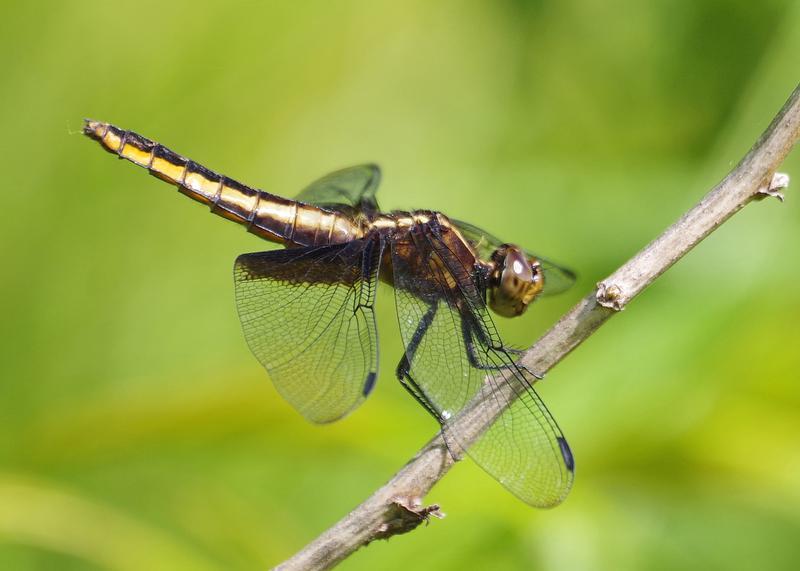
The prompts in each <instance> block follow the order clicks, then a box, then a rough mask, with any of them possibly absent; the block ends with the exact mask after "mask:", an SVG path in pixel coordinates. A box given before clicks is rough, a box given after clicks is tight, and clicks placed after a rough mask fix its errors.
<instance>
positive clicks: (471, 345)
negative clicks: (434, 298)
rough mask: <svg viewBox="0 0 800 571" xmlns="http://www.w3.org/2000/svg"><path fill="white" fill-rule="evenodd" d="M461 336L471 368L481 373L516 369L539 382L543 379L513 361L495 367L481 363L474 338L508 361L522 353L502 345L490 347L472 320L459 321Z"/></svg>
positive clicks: (465, 318) (463, 319)
mask: <svg viewBox="0 0 800 571" xmlns="http://www.w3.org/2000/svg"><path fill="white" fill-rule="evenodd" d="M461 335H462V337H463V339H464V348H465V349H466V351H467V359H468V360H469V364H470V365H472V367H474V368H476V369H479V370H481V371H503V370H508V369H518V370H522V371H525V372H526V373H528V374H529V375H531V376H532V377H534V378H536V379H539V380H541V379H542V378H544V377H543V376H542V375H540V374H539V373H536V372H535V371H532V370H531V369H530V368H528V367H527V366H525V365H523V364H521V363H516V362H513V361H514V360H513V359H512V362H511V363H504V364H501V365H495V364H491V365H490V364H487V363H482V362H481V361H480V359H479V358H478V352H477V351H476V348H475V344H476V342H475V339H476V338H477V339H478V341H479V342H480V344H481V345H482V346H486V347H489V348H490V350H491V351H493V352H498V353H504V354H505V355H506V356H508V357H509V359H510V358H511V355H521V354H522V353H524V351H521V350H519V349H513V348H511V347H505V346H503V345H500V346H499V347H492V346H491V343H489V340H488V339H487V338H486V336H485V335H484V334H483V332H482V330H481V328H480V327H476V326H474V325H473V324H472V320H471V319H470V318H468V317H464V318H462V319H461Z"/></svg>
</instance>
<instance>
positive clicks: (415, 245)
mask: <svg viewBox="0 0 800 571" xmlns="http://www.w3.org/2000/svg"><path fill="white" fill-rule="evenodd" d="M391 248H392V264H393V271H394V285H395V300H396V304H397V316H398V321H399V324H400V332H401V336H402V338H403V342H404V344H405V346H406V350H407V352H406V357H405V361H406V366H407V368H408V374H407V375H406V378H405V383H404V384H405V385H406V388H408V389H409V391H410V392H412V394H413V395H414V396H415V397H416V398H417V399H418V400H419V401H420V402H421V403H422V404H423V406H425V407H426V408H427V409H428V411H429V412H430V413H431V414H432V415H433V416H434V417H435V418H436V419H437V420H438V421H439V423H440V424H441V425H442V428H443V433H444V435H445V438H446V440H447V442H448V445H449V446H450V447H451V450H452V449H454V448H455V449H456V450H457V451H458V450H465V451H466V453H467V454H468V455H469V456H470V457H471V458H473V459H474V460H475V462H476V463H477V464H478V465H480V466H481V467H482V468H483V469H484V470H486V472H488V473H489V474H491V475H492V476H493V477H494V478H495V479H497V480H498V481H499V482H500V483H501V484H503V486H505V487H506V488H507V489H508V490H510V491H511V492H512V493H514V494H515V495H516V496H518V497H519V498H520V499H522V500H523V501H525V502H527V503H529V504H531V505H534V506H539V507H549V506H553V505H556V504H558V503H559V502H561V501H562V500H563V499H564V497H565V496H566V495H567V492H568V491H569V489H570V487H571V485H572V480H573V475H574V474H573V467H574V464H573V461H572V454H571V452H569V447H568V446H567V443H566V439H565V438H564V435H563V434H562V433H561V430H560V429H559V427H558V425H557V424H556V422H555V420H554V419H553V417H552V416H551V415H550V412H549V411H548V410H547V408H546V407H545V405H544V403H543V402H542V400H541V399H540V398H539V396H538V395H537V394H536V391H535V390H534V389H533V387H532V386H531V383H532V381H533V380H534V379H533V377H532V375H530V374H529V373H528V372H527V371H525V370H524V369H522V368H521V367H519V366H517V365H516V363H515V362H514V359H513V358H512V357H511V356H510V355H509V353H508V352H507V351H506V350H505V348H504V347H503V345H502V343H501V341H500V338H499V335H498V333H497V331H496V329H495V327H494V324H493V322H492V320H491V317H490V316H489V312H488V311H487V309H486V306H485V304H484V300H483V297H482V296H481V295H480V290H479V288H478V287H477V286H476V284H475V281H474V280H473V276H472V271H473V269H472V268H467V267H464V266H463V264H462V263H461V262H460V261H459V260H458V257H457V256H455V255H454V254H453V252H451V251H450V250H449V249H448V246H447V244H446V243H445V242H444V241H442V240H441V239H440V236H438V235H437V233H436V232H434V231H432V230H431V229H423V230H421V231H420V232H418V233H417V235H416V236H415V235H411V236H409V237H408V238H403V239H400V240H397V241H393V242H391ZM410 253H414V254H415V255H416V257H413V258H412V257H410V256H409V254H410ZM421 324H422V325H421ZM421 330H424V334H423V335H421V336H420V335H419V333H420V331H421ZM402 368H403V364H402V363H401V367H400V368H399V372H402ZM487 423H488V424H490V427H489V428H488V430H486V431H485V432H483V433H480V432H478V431H477V429H476V426H479V425H486V424H487Z"/></svg>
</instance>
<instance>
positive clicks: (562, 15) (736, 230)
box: [0, 0, 800, 571]
mask: <svg viewBox="0 0 800 571" xmlns="http://www.w3.org/2000/svg"><path fill="white" fill-rule="evenodd" d="M0 27H1V28H2V34H0V48H2V49H0V62H2V77H3V78H2V80H0V81H2V91H0V93H2V96H1V97H0V99H1V100H2V105H0V118H2V122H0V124H2V126H3V128H4V129H3V132H4V134H3V137H2V140H3V144H2V153H1V154H0V157H2V166H3V175H4V180H5V183H4V185H3V190H2V194H1V195H2V197H3V204H2V215H0V216H2V218H1V220H2V223H1V224H0V251H2V262H3V266H2V267H3V272H2V280H1V281H0V293H1V294H2V295H0V304H1V305H0V308H1V309H2V328H0V331H2V343H0V569H14V570H17V569H19V570H28V569H30V570H33V569H37V570H38V569H59V570H61V569H63V570H67V571H72V570H85V569H91V570H95V569H115V570H142V569H148V570H149V569H170V570H182V569H202V570H206V569H208V570H217V569H219V570H222V569H225V570H229V569H242V570H249V569H261V568H265V567H267V566H269V565H271V564H274V563H277V562H279V561H280V560H282V559H283V558H286V557H288V556H289V555H291V554H292V553H293V552H295V551H296V550H298V549H299V548H300V547H302V546H303V545H304V544H305V543H306V542H308V541H309V540H310V539H311V538H313V537H314V536H315V535H316V534H317V533H319V532H321V531H322V530H323V529H325V528H326V527H327V526H328V525H330V524H331V523H333V522H334V521H335V520H337V519H338V518H339V517H341V516H343V515H344V514H346V513H347V512H348V511H349V510H350V509H351V508H352V507H354V506H355V505H356V504H357V503H358V502H360V501H361V500H362V499H363V498H365V497H366V496H367V495H368V494H369V493H370V491H371V490H373V489H374V488H376V487H377V486H379V485H380V484H382V483H383V482H384V481H385V480H386V479H388V478H389V477H390V475H391V474H392V473H393V472H394V471H395V470H396V469H397V468H399V467H400V466H401V465H402V464H403V463H404V462H405V461H406V460H407V459H408V458H409V457H410V456H411V455H412V454H413V453H414V451H415V450H416V449H417V448H418V447H419V446H420V445H421V444H423V443H424V442H425V441H426V439H427V438H428V437H430V436H431V435H432V434H433V433H434V432H435V430H436V426H435V424H434V422H433V421H432V420H431V419H429V418H428V417H427V416H426V414H425V413H424V411H422V410H421V409H420V408H419V407H418V406H417V405H416V403H415V402H414V401H413V400H412V399H411V398H410V397H408V396H407V395H406V394H405V393H404V391H403V389H402V388H401V387H399V386H398V384H397V383H396V381H394V379H393V376H392V371H393V369H394V364H395V363H396V361H397V359H398V358H399V355H400V345H399V336H398V334H397V332H396V324H395V322H394V317H393V302H392V297H391V290H389V289H381V290H380V292H379V296H380V299H379V303H380V304H381V308H380V314H379V319H380V322H379V325H380V330H381V334H382V349H383V352H382V355H381V359H382V365H383V372H382V373H381V376H380V380H379V383H378V387H377V389H376V391H375V392H374V393H373V395H372V396H371V397H370V399H369V400H368V401H367V402H366V403H365V405H364V406H363V407H362V408H361V409H359V410H358V411H357V412H356V413H354V414H353V415H352V416H351V417H349V418H348V419H346V420H344V421H342V422H340V423H337V424H335V425H331V426H324V427H316V426H311V425H308V424H307V423H306V422H305V421H304V420H303V419H302V418H301V417H300V416H299V415H298V414H296V413H295V412H294V411H293V410H291V409H290V408H289V407H288V405H287V404H285V403H284V402H283V401H282V400H281V399H280V398H279V396H278V395H277V393H276V392H275V390H274V389H273V388H272V386H271V385H270V383H269V382H268V380H267V379H266V377H265V375H264V374H263V372H262V370H261V368H260V367H259V365H258V363H257V362H256V361H255V359H253V358H252V357H251V355H250V354H249V352H248V350H247V348H246V346H245V343H244V341H243V339H242V336H241V333H240V330H239V325H238V322H237V318H236V312H235V309H234V306H233V287H232V281H231V269H232V263H233V260H234V258H235V257H236V256H237V255H238V254H240V253H242V252H249V251H257V250H259V249H262V248H264V247H265V243H263V242H260V241H259V240H258V239H257V238H255V237H253V236H251V235H248V234H246V233H245V232H244V231H243V230H242V229H241V228H240V227H237V226H235V225H233V224H230V223H226V222H224V221H222V220H221V219H219V218H215V217H213V216H209V215H208V214H207V213H206V212H205V211H204V209H203V208H202V207H200V206H198V205H197V204H194V203H191V202H190V201H188V200H186V199H185V198H183V197H181V196H180V195H179V194H178V193H176V192H175V191H174V189H173V188H170V187H169V186H166V185H164V184H163V183H161V182H159V181H158V180H156V179H154V178H151V177H148V176H146V173H144V172H143V171H142V170H141V169H136V168H134V167H133V166H132V165H130V164H126V163H122V162H119V161H114V160H112V157H110V156H109V155H107V154H105V153H103V152H101V151H100V149H99V148H98V146H97V145H96V144H94V143H91V142H90V141H88V140H86V139H85V138H83V137H82V136H80V135H79V134H78V133H79V130H80V127H81V119H82V117H84V116H88V117H93V118H96V119H100V120H104V121H111V122H114V123H116V124H118V125H120V126H122V127H125V128H129V129H134V130H136V131H138V132H140V133H142V134H144V135H145V136H148V137H151V138H154V139H156V140H159V141H160V142H162V143H164V144H167V145H169V146H171V147H172V148H174V149H175V150H177V151H178V152H181V153H183V154H186V155H188V156H191V157H192V158H193V159H195V160H197V161H199V162H203V163H205V164H206V165H207V166H209V167H211V168H214V169H216V170H219V171H222V172H224V173H226V174H228V175H230V176H234V177H236V178H238V179H240V180H242V181H244V182H247V183H249V184H252V185H255V186H259V187H261V188H264V189H267V190H270V191H272V192H276V193H278V194H285V195H292V194H294V193H296V192H297V191H298V190H299V189H300V188H301V187H302V186H303V185H304V184H306V183H307V182H309V181H310V180H312V179H314V178H316V177H317V176H319V175H322V174H324V173H326V172H328V171H331V170H334V169H336V168H339V167H342V166H347V165H350V164H356V163H360V162H364V161H368V160H369V161H376V162H378V163H380V164H381V165H382V167H383V169H384V185H383V187H382V189H381V192H380V194H379V196H380V198H381V203H382V206H383V207H384V208H386V209H391V208H415V207H416V208H435V209H441V210H445V211H446V212H447V213H449V214H452V215H453V216H455V217H458V218H462V219H466V220H469V221H471V222H474V223H476V224H478V225H481V226H484V227H485V228H487V229H488V230H489V231H491V232H493V233H495V234H500V235H502V236H503V237H504V238H505V239H507V240H509V241H516V242H520V243H522V244H524V245H525V246H527V247H529V248H530V249H533V250H535V251H538V252H541V253H543V254H545V255H547V256H550V257H552V258H554V259H556V260H559V261H563V262H564V263H566V264H568V265H570V266H571V267H574V268H575V269H576V270H578V271H579V273H580V281H579V283H578V284H577V286H576V287H575V288H574V290H573V291H571V292H569V293H567V294H565V295H563V296H560V297H558V298H550V299H547V300H543V301H541V302H538V303H537V304H536V307H535V308H534V310H533V311H531V312H530V313H529V314H528V315H527V316H526V317H524V318H522V319H520V320H517V321H516V322H507V321H504V322H503V323H501V324H500V325H501V328H502V331H503V332H504V333H505V337H506V339H508V340H510V341H512V342H513V343H515V344H519V345H522V344H526V343H529V342H530V341H531V340H533V339H534V338H535V337H536V335H538V334H539V333H541V332H542V331H543V330H544V329H545V328H547V327H548V326H549V325H550V324H552V323H553V322H554V321H555V320H556V319H557V317H558V316H559V315H560V314H561V313H562V312H564V311H565V310H566V309H568V308H569V307H570V306H571V304H572V303H574V302H575V301H576V300H577V299H578V298H580V297H581V296H583V295H585V294H586V292H588V291H590V290H591V288H592V287H593V285H594V284H595V282H597V281H598V280H600V279H602V278H603V277H605V276H606V275H607V274H608V273H609V272H610V271H612V270H613V269H614V268H615V267H616V266H617V265H619V264H620V263H622V262H623V261H624V260H625V259H627V258H628V257H629V256H631V255H632V254H633V253H635V252H636V251H637V250H638V249H640V248H641V247H642V246H643V245H644V244H645V243H646V242H647V241H649V240H650V239H652V238H653V237H654V236H656V235H657V234H658V233H659V232H660V231H661V230H662V229H663V228H664V227H665V226H666V225H668V224H669V223H671V222H672V221H674V220H675V219H676V218H677V217H678V216H680V214H681V213H682V212H683V211H685V210H686V209H687V208H688V207H690V205H691V204H693V203H694V202H695V201H696V200H697V199H698V198H699V197H700V196H702V194H703V193H704V192H705V191H706V190H707V189H708V188H710V187H711V186H712V185H713V184H714V183H715V182H716V181H718V180H719V179H720V178H721V177H722V176H723V175H724V174H725V173H726V172H727V170H728V169H729V168H730V167H731V166H732V165H733V164H735V162H736V161H737V160H738V159H739V158H740V157H741V156H742V154H743V153H744V152H745V151H746V150H747V148H748V147H749V146H750V145H751V144H752V142H753V141H754V140H755V139H756V137H757V136H758V134H759V133H760V132H761V130H762V129H763V128H764V127H765V126H766V124H767V123H768V122H769V120H770V119H771V117H772V115H773V114H774V113H775V112H776V111H777V109H778V108H779V107H780V105H781V104H782V103H783V101H784V100H785V98H786V97H787V96H788V94H789V92H790V91H791V89H792V88H793V87H794V85H795V83H796V82H797V81H798V80H799V79H800V74H798V69H800V68H798V57H797V55H798V53H800V39H798V38H800V6H798V5H797V3H796V2H792V1H791V0H763V1H761V2H749V1H745V0H741V1H726V0H703V1H697V0H679V1H673V0H657V1H650V2H640V1H637V0H610V1H605V2H600V1H592V0H583V1H581V0H559V1H555V0H530V1H525V0H497V1H491V2H490V1H483V2H480V1H477V2H457V1H443V2H427V1H422V0H412V1H407V2H371V1H368V0H361V1H356V0H352V1H344V2H340V1H336V2H331V1H323V0H313V1H308V2H254V1H251V2H228V3H218V4H211V3H207V2H169V3H168V2H151V1H149V0H145V1H141V2H136V3H126V2H99V1H98V2H89V1H76V2H64V3H50V4H46V5H42V4H40V3H24V2H15V1H13V0H12V1H11V2H7V3H5V4H3V6H2V7H0ZM783 170H785V171H787V172H789V173H790V174H791V175H793V176H795V178H796V179H797V180H799V181H800V159H798V156H797V155H795V156H794V157H793V158H791V159H790V160H789V161H788V162H787V163H786V164H785V165H784V167H783ZM798 245H800V198H798V192H797V189H796V188H790V189H789V190H788V191H787V201H786V203H785V204H783V205H781V204H779V203H778V202H777V201H774V200H768V201H763V202H760V203H756V204H753V205H751V206H749V207H747V208H746V209H745V210H744V211H743V212H742V213H740V214H738V215H737V216H736V217H735V218H734V219H732V220H731V221H730V222H729V223H727V224H726V225H725V226H724V227H722V228H721V229H720V230H719V231H718V232H716V233H715V234H714V235H713V236H711V237H710V238H709V239H708V240H707V241H705V242H704V243H702V244H701V245H700V246H699V247H698V248H697V250H696V251H694V252H692V253H691V254H690V255H689V256H687V258H686V259H685V260H683V261H681V263H680V264H678V265H677V266H676V267H675V268H673V269H672V270H670V271H669V272H668V273H667V274H666V275H665V276H663V278H662V279H660V280H659V281H658V282H657V283H656V284H655V285H654V286H653V287H651V288H650V289H649V290H648V291H647V292H645V293H644V294H643V295H642V296H641V298H640V299H637V300H636V301H635V302H634V303H633V304H632V305H631V306H630V307H629V308H628V309H627V310H626V311H625V312H624V313H623V314H621V315H619V316H618V317H615V318H614V319H613V320H612V321H611V322H610V323H608V325H607V326H605V327H603V328H602V330H600V331H599V332H598V333H597V334H596V335H595V336H593V337H592V338H591V339H590V340H589V341H588V342H587V343H586V344H585V345H584V346H582V347H580V348H579V349H578V350H577V351H575V352H574V353H573V354H572V355H571V356H570V357H569V358H568V359H567V360H566V361H565V362H564V363H562V364H561V365H559V366H558V367H557V368H556V369H555V370H554V371H553V372H552V373H551V374H550V375H549V376H548V378H547V380H546V381H545V382H544V383H543V384H542V385H541V394H542V396H543V398H544V399H545V401H546V402H547V403H548V404H549V406H550V408H551V410H552V412H553V414H554V415H555V417H556V418H557V419H558V420H559V422H560V424H561V426H562V428H563V429H564V432H565V433H566V434H567V436H568V438H569V439H570V442H571V444H572V447H573V450H574V453H575V456H576V461H577V478H576V482H575V488H574V490H573V492H572V494H571V495H570V497H569V498H568V499H567V501H566V502H565V503H564V504H563V505H562V506H560V507H558V508H557V509H555V510H551V511H544V512H542V511H535V510H532V509H530V508H529V507H527V506H525V505H523V504H522V503H520V502H519V501H518V500H516V499H515V498H514V497H512V496H511V495H510V494H508V493H507V492H505V491H504V490H503V488H502V487H501V486H500V485H498V484H497V483H496V482H494V481H493V480H492V479H491V478H489V477H488V476H485V475H484V474H483V473H482V472H481V471H480V470H479V469H478V468H476V467H475V466H473V465H471V464H470V463H469V462H463V463H462V464H459V465H458V466H457V467H456V468H455V469H454V470H453V471H452V473H451V474H449V475H448V477H447V478H446V479H445V480H444V481H442V482H441V483H440V484H439V485H438V486H437V487H436V488H435V489H434V490H433V492H432V493H431V495H430V496H429V498H428V499H429V501H435V502H439V503H441V504H442V505H443V509H444V511H445V512H446V513H447V514H448V517H447V518H446V519H445V520H442V521H434V522H432V523H431V525H429V526H427V527H424V528H421V529H419V530H418V531H416V532H414V533H412V534H409V535H406V536H402V537H397V538H394V539H392V540H391V541H389V542H379V543H377V544H374V545H372V546H370V547H369V548H367V549H365V550H361V551H359V552H358V553H356V554H355V555H354V556H353V557H352V558H350V559H349V560H348V561H347V562H346V563H345V564H344V565H343V568H344V569H354V570H356V569H407V568H409V567H412V566H413V567H415V568H419V569H548V570H549V569H608V570H617V569H653V570H667V569H726V570H728V569H796V568H797V565H798V562H800V543H798V541H797V538H798V536H800V445H799V444H798V443H799V442H800V384H799V383H798V381H800V350H798V347H800V325H799V324H800V295H799V294H798V291H800V290H798V284H799V283H800V262H799V261H798V260H800V256H798ZM309 381H310V382H313V379H309Z"/></svg>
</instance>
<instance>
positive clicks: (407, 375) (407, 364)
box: [395, 303, 442, 423]
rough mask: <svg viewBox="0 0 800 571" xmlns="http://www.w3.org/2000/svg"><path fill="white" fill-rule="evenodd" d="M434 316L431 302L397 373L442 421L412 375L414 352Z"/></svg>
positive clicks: (413, 394)
mask: <svg viewBox="0 0 800 571" xmlns="http://www.w3.org/2000/svg"><path fill="white" fill-rule="evenodd" d="M434 317H436V303H432V304H430V305H429V306H428V310H427V311H426V312H425V314H424V315H423V316H422V319H420V320H419V324H418V325H417V328H416V330H415V331H414V334H413V335H412V336H411V339H409V341H408V344H407V345H406V352H405V354H404V355H403V357H402V358H401V359H400V362H399V363H398V364H397V369H396V370H395V374H396V375H397V380H399V381H400V384H401V385H403V388H404V389H406V390H407V391H408V392H409V393H411V396H412V397H414V400H416V401H417V402H418V403H419V404H421V405H422V406H423V408H424V409H425V410H427V411H428V412H429V413H430V414H431V416H433V417H434V418H435V419H436V420H438V421H439V422H440V423H441V422H442V418H441V416H440V415H439V413H438V412H436V409H434V408H433V406H431V403H430V402H428V399H427V398H426V397H425V393H424V392H423V391H422V388H421V387H420V386H419V385H418V384H417V382H416V381H415V380H414V378H413V377H412V376H411V361H413V360H414V353H416V351H417V349H418V348H419V344H420V343H421V342H422V338H423V337H424V336H425V332H426V331H428V328H429V327H430V326H431V323H433V318H434Z"/></svg>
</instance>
